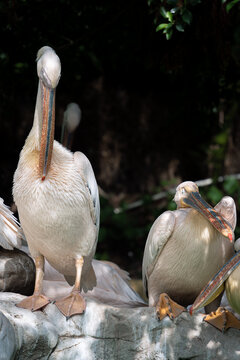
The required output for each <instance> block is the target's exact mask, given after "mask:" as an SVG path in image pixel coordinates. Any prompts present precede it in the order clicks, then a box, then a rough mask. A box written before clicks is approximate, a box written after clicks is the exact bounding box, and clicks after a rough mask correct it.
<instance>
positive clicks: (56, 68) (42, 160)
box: [37, 46, 61, 181]
mask: <svg viewBox="0 0 240 360" xmlns="http://www.w3.org/2000/svg"><path fill="white" fill-rule="evenodd" d="M37 73H38V77H39V83H40V89H41V104H42V106H41V111H42V114H41V117H42V134H41V142H40V155H39V175H40V177H41V179H42V181H43V180H45V178H46V175H47V172H48V169H49V166H50V163H51V157H52V147H53V140H54V127H55V92H56V87H57V85H58V82H59V79H60V76H61V63H60V59H59V57H58V56H57V54H56V53H55V51H54V50H53V49H52V48H50V47H49V46H44V47H42V48H41V49H40V50H39V51H38V53H37Z"/></svg>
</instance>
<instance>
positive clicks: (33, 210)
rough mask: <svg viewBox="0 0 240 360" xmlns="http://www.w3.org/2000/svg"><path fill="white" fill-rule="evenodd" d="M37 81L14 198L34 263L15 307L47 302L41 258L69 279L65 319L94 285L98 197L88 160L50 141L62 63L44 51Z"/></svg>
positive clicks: (81, 307)
mask: <svg viewBox="0 0 240 360" xmlns="http://www.w3.org/2000/svg"><path fill="white" fill-rule="evenodd" d="M37 73H38V77H39V85H38V93H37V100H36V108H35V114H34V122H33V127H32V129H31V131H30V133H29V135H28V137H27V139H26V142H25V145H24V147H23V149H22V151H21V153H20V158H19V163H18V167H17V169H16V171H15V174H14V185H13V196H14V201H15V203H16V205H17V208H18V212H19V218H20V222H21V225H22V228H23V231H24V234H25V236H26V239H27V242H28V245H29V249H30V252H31V254H32V256H33V258H34V260H35V264H36V281H35V289H34V293H33V295H32V296H31V297H29V298H26V299H24V300H23V301H22V302H20V304H18V306H20V307H23V308H26V309H31V310H33V311H34V310H38V309H41V308H42V307H43V306H45V305H46V304H48V303H49V299H48V298H47V297H46V296H44V295H43V293H42V281H43V274H44V258H46V259H47V260H48V262H49V263H50V264H51V265H52V266H53V267H54V268H55V269H57V270H58V271H59V272H60V273H62V274H64V276H65V277H66V278H67V279H68V281H73V282H74V279H75V284H74V288H73V290H72V291H71V293H70V295H69V296H67V297H66V298H64V299H62V300H58V301H56V303H55V304H56V306H57V307H58V308H59V310H60V311H61V312H62V313H63V314H64V315H66V316H67V317H69V316H72V315H74V314H81V313H83V311H84V309H85V307H86V305H85V301H84V298H83V297H82V296H81V294H80V290H81V289H83V290H84V291H85V292H86V291H87V290H89V289H92V288H93V287H94V286H95V285H96V277H95V273H94V270H93V267H92V263H91V260H92V257H93V256H94V253H95V248H96V244H97V238H98V230H99V213H100V207H99V196H98V187H97V183H96V180H95V176H94V173H93V170H92V166H91V164H90V162H89V160H88V159H87V157H86V156H85V155H84V154H82V153H80V152H75V153H74V154H73V153H72V152H70V151H69V150H67V149H66V148H65V147H63V146H62V145H61V144H59V143H58V142H57V141H54V123H55V91H56V87H57V85H58V82H59V79H60V73H61V64H60V60H59V57H58V56H57V55H56V53H55V51H54V50H53V49H52V48H50V47H48V46H44V47H43V48H41V49H40V50H39V51H38V54H37Z"/></svg>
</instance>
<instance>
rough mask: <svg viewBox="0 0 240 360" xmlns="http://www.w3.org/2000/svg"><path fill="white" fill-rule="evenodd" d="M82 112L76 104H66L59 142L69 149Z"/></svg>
mask: <svg viewBox="0 0 240 360" xmlns="http://www.w3.org/2000/svg"><path fill="white" fill-rule="evenodd" d="M81 116H82V112H81V109H80V107H79V106H78V104H76V103H70V104H68V106H67V108H66V110H65V111H64V116H63V123H62V133H61V144H63V146H65V147H66V148H68V149H71V146H72V142H73V134H74V131H75V130H76V128H77V127H78V125H79V124H80V121H81Z"/></svg>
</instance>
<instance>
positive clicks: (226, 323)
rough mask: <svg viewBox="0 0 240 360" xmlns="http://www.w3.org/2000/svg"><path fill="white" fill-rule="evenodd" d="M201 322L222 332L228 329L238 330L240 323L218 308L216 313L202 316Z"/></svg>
mask: <svg viewBox="0 0 240 360" xmlns="http://www.w3.org/2000/svg"><path fill="white" fill-rule="evenodd" d="M203 320H204V321H206V322H208V323H209V324H211V325H213V326H214V327H215V328H217V329H219V330H220V331H222V332H224V331H226V330H227V329H228V328H234V329H240V321H239V320H238V319H237V318H236V316H235V315H233V314H232V313H231V312H230V311H228V310H227V309H225V308H223V307H219V308H218V309H217V310H216V311H213V312H211V313H210V314H208V315H206V316H204V318H203Z"/></svg>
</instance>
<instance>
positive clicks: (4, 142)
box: [0, 0, 240, 276]
mask: <svg viewBox="0 0 240 360" xmlns="http://www.w3.org/2000/svg"><path fill="white" fill-rule="evenodd" d="M175 2H176V1H175ZM192 2H193V1H192ZM197 2H198V4H195V6H192V7H190V11H191V14H192V19H191V21H190V23H189V24H187V26H186V27H185V29H184V32H182V31H177V30H176V29H174V32H173V34H172V37H171V39H170V40H166V38H165V36H164V34H162V33H161V32H160V31H159V32H156V25H157V22H158V23H159V21H160V22H161V18H160V17H159V13H160V12H159V8H160V6H162V5H164V6H165V5H166V7H167V6H169V4H168V3H171V1H160V0H159V1H153V0H152V1H147V0H129V1H118V0H116V1H110V0H105V1H89V0H86V1H78V0H71V1H70V0H58V1H56V0H52V1H42V0H36V1H33V0H29V1H27V0H21V1H20V0H15V1H0V24H1V25H0V26H1V30H0V31H1V42H0V133H1V141H0V151H1V156H0V169H1V172H0V196H1V197H3V198H4V200H5V203H6V204H8V205H11V203H12V195H11V188H12V179H13V174H14V171H15V169H16V167H17V162H18V157H19V152H20V150H21V148H22V146H23V144H24V141H25V138H26V137H27V135H28V133H29V131H30V129H31V126H32V121H33V113H34V107H35V99H36V94H37V83H38V78H37V73H36V62H35V59H36V53H37V51H38V49H39V48H40V47H42V46H44V45H49V46H51V47H53V48H54V49H55V51H56V52H57V54H58V55H59V57H60V59H61V63H62V76H61V80H60V83H59V86H58V88H57V98H56V121H57V128H56V136H55V138H56V139H58V140H59V138H60V131H61V130H60V127H61V121H62V117H63V112H64V110H65V108H66V106H67V104H68V103H69V102H77V103H78V104H79V105H80V107H81V110H82V122H81V124H80V126H79V128H78V129H77V133H76V135H75V138H74V143H73V148H72V150H73V151H75V150H80V151H82V152H84V153H85V154H86V155H87V157H88V158H89V159H90V161H91V163H92V165H93V168H94V171H95V174H96V178H97V181H98V184H99V185H100V187H101V188H102V189H103V190H104V192H105V193H106V198H101V211H102V219H101V224H102V225H101V232H100V238H99V245H98V249H97V257H99V258H105V259H110V260H113V261H116V262H117V263H118V264H119V265H121V266H124V267H125V268H127V269H128V270H129V271H130V272H131V274H132V275H133V276H139V275H140V271H141V259H142V253H143V249H144V244H145V241H146V237H147V233H148V231H149V228H150V226H151V224H152V222H153V221H154V219H155V218H156V216H157V215H159V214H160V213H161V212H162V211H164V210H165V209H167V208H173V204H172V202H171V198H172V195H171V196H167V197H166V198H165V199H163V200H162V201H159V202H154V203H152V202H151V199H150V196H151V195H152V194H154V193H157V192H160V191H163V190H168V189H169V188H171V187H173V186H175V185H177V184H179V183H180V182H181V181H184V180H192V181H195V180H198V179H205V178H208V177H212V178H213V180H214V182H213V185H212V186H210V187H208V188H206V189H203V190H201V191H202V192H203V194H204V195H205V197H206V198H207V200H208V201H209V202H210V203H211V204H212V205H215V204H216V202H217V201H218V200H219V199H220V198H221V196H223V194H226V193H228V194H229V195H231V196H234V198H235V200H236V203H237V207H238V208H239V204H238V201H239V193H240V191H239V182H238V181H237V180H234V179H231V178H230V179H229V180H226V181H225V182H223V183H219V182H218V181H217V178H218V176H220V175H226V174H236V173H238V172H240V136H239V135H240V121H239V120H240V119H239V117H240V113H239V94H240V67H239V61H240V7H239V4H236V5H235V6H234V7H233V8H232V9H231V10H230V11H229V12H227V11H226V3H224V4H223V3H222V1H216V0H213V1H197ZM176 3H177V5H176V6H178V7H179V6H183V2H181V1H178V2H176ZM190 3H191V1H190ZM136 199H142V200H143V203H144V205H143V206H141V207H139V208H137V209H136V210H126V204H128V203H131V202H132V201H134V200H136ZM116 207H123V209H124V211H123V212H121V214H115V213H114V211H113V210H114V208H116Z"/></svg>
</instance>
